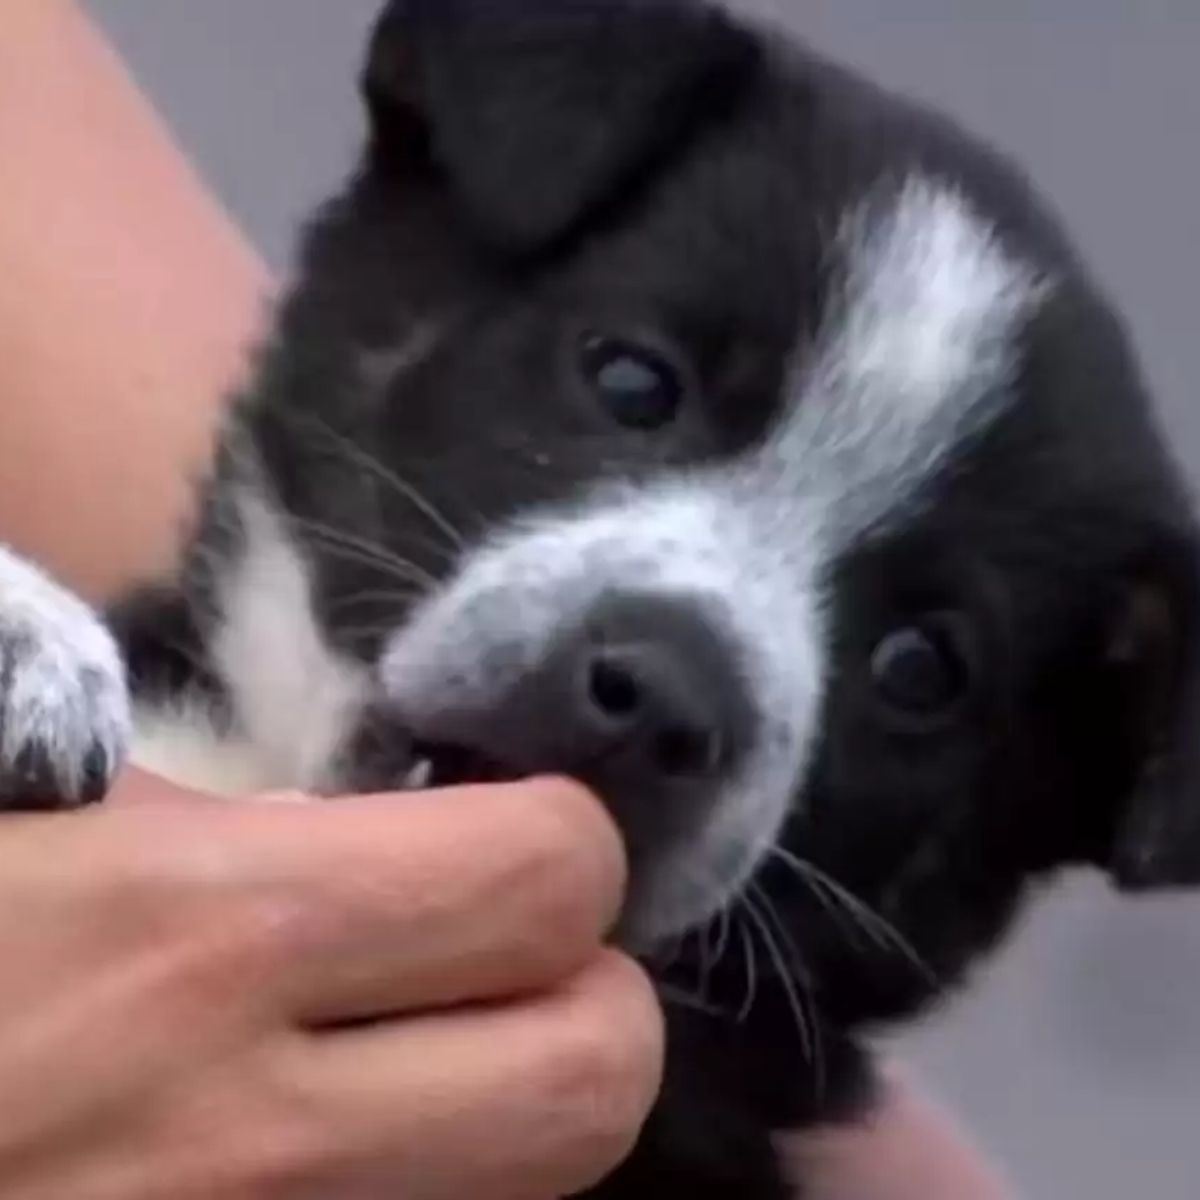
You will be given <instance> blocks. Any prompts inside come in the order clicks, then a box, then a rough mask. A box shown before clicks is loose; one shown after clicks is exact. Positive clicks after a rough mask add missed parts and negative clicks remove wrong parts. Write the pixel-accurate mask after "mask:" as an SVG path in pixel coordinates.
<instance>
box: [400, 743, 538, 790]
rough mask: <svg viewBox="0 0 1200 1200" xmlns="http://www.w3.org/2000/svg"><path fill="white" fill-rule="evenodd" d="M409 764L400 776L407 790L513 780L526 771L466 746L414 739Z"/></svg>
mask: <svg viewBox="0 0 1200 1200" xmlns="http://www.w3.org/2000/svg"><path fill="white" fill-rule="evenodd" d="M412 763H413V765H412V767H411V769H410V770H409V772H408V774H407V775H406V776H405V777H404V783H403V785H404V787H405V788H407V789H408V790H409V791H423V790H424V789H426V788H446V787H462V786H465V785H468V784H482V783H514V782H516V781H517V780H518V779H521V778H523V777H524V776H525V775H526V772H523V771H519V770H517V769H516V768H515V767H513V766H511V765H510V764H507V763H502V762H501V761H500V760H499V759H497V758H493V757H492V756H491V755H488V754H485V753H484V752H483V751H481V750H476V749H473V748H471V747H469V746H461V745H454V744H453V743H449V742H423V741H418V742H416V743H414V744H413V747H412Z"/></svg>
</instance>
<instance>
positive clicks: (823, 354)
mask: <svg viewBox="0 0 1200 1200" xmlns="http://www.w3.org/2000/svg"><path fill="white" fill-rule="evenodd" d="M366 92H367V97H368V101H369V108H370V113H371V121H372V129H371V142H370V148H369V151H368V155H367V158H366V160H365V163H364V166H363V168H362V170H361V172H360V173H359V175H358V176H357V178H356V180H355V181H354V183H353V185H352V187H351V189H350V190H349V192H348V193H347V194H346V195H345V196H344V197H342V198H341V199H339V200H338V201H336V202H335V203H334V204H333V205H332V206H331V207H330V208H329V210H328V211H327V212H326V213H325V214H324V215H323V217H322V218H321V219H320V221H319V222H318V223H317V225H316V227H315V228H314V230H313V232H312V235H311V237H310V239H309V242H308V247H307V258H306V262H305V264H304V272H303V277H302V279H303V282H302V285H301V287H300V289H299V290H298V292H297V294H296V296H295V297H294V298H293V300H292V301H291V302H290V304H289V306H288V308H287V310H286V312H285V317H284V345H285V346H286V347H287V349H288V354H287V355H285V356H283V357H282V358H281V359H280V360H279V362H278V363H277V364H276V366H275V367H274V368H273V371H274V375H272V374H271V373H270V372H269V373H268V386H267V389H266V398H265V401H264V403H263V404H262V405H261V406H260V410H259V411H258V412H257V413H256V414H252V416H251V420H253V421H257V422H258V423H259V429H260V434H261V437H260V441H261V443H262V445H263V447H264V451H263V452H264V455H265V457H266V460H267V462H268V466H271V465H272V463H273V464H274V466H275V472H274V473H275V474H276V476H277V477H278V478H279V479H280V480H281V485H280V486H281V491H282V494H283V495H284V498H285V500H286V501H287V502H288V503H289V504H290V505H291V506H292V507H293V508H295V509H298V510H300V511H301V515H304V516H311V517H313V518H314V519H317V520H320V521H322V522H323V523H324V524H325V525H326V526H329V525H334V526H338V527H340V528H347V529H348V530H349V531H350V532H352V533H354V534H355V535H356V536H357V537H358V538H359V539H360V540H363V539H368V538H369V539H371V540H373V541H378V542H381V543H383V544H385V545H386V546H387V547H388V548H389V550H390V551H391V552H393V553H394V554H396V555H398V556H402V557H403V558H404V559H405V560H406V561H407V562H408V563H409V564H411V565H412V566H413V567H415V568H419V573H420V574H421V575H431V576H433V577H435V582H434V584H433V585H432V586H431V587H429V588H428V589H427V590H426V591H425V593H424V594H423V595H422V596H421V597H420V598H419V599H418V600H416V601H412V602H410V601H409V600H407V599H405V598H403V597H396V596H395V595H394V588H389V587H388V585H387V581H385V580H381V579H372V578H371V577H370V574H371V573H370V570H369V569H368V570H367V571H366V574H359V575H354V574H352V573H350V572H348V571H347V570H346V564H345V562H344V560H343V559H341V558H337V557H335V558H331V559H330V560H329V562H328V564H321V558H320V555H319V554H317V561H318V564H319V566H318V575H319V578H318V584H319V591H320V597H321V602H322V611H323V612H324V614H325V616H326V618H327V620H328V622H329V624H330V626H331V629H332V630H333V632H334V633H335V634H336V635H339V636H342V637H344V638H345V639H346V640H347V643H349V642H351V641H352V640H353V637H352V634H353V630H361V628H362V627H363V626H364V625H367V626H369V627H370V629H371V631H372V637H370V638H369V639H368V640H367V642H366V643H357V644H359V645H360V648H362V649H363V652H364V653H366V654H369V655H370V656H371V657H372V658H374V659H375V660H376V661H377V662H378V665H379V676H380V682H381V689H382V693H383V697H384V701H385V703H386V706H387V709H388V711H389V713H390V714H391V715H392V717H393V719H395V720H396V721H398V722H399V724H400V726H401V727H402V728H403V729H404V730H405V731H406V732H407V733H408V734H409V735H411V737H412V739H413V740H414V742H415V744H416V745H417V747H418V750H417V753H418V756H419V757H421V758H424V759H427V760H428V763H429V766H430V768H431V770H432V772H433V776H434V778H435V779H438V780H442V781H449V780H453V779H469V778H489V777H493V776H503V777H507V776H519V775H524V774H527V773H534V772H565V773H569V774H572V775H575V776H578V777H580V778H581V779H583V780H584V781H586V782H587V783H589V784H591V785H593V786H594V787H595V788H596V789H597V791H598V792H599V793H600V794H601V795H602V796H603V797H604V798H605V799H606V800H607V802H608V803H609V804H610V805H611V806H612V809H613V811H614V813H615V814H616V816H617V818H618V820H619V821H620V823H621V825H622V828H623V830H624V832H625V835H626V837H627V840H628V843H629V848H630V854H631V858H632V861H633V878H634V887H633V895H632V899H631V902H630V908H629V913H628V918H627V928H628V932H629V936H630V937H631V939H633V940H634V941H635V942H636V943H637V944H639V945H640V944H647V943H654V942H657V941H659V940H660V939H663V938H667V937H669V936H671V935H674V934H677V933H679V932H681V931H683V930H685V929H688V928H692V927H695V926H698V925H701V924H703V923H705V922H707V921H709V920H710V919H712V918H713V917H714V915H715V914H718V913H719V912H720V911H721V910H722V909H724V908H725V907H726V906H728V905H730V904H731V903H732V902H734V900H735V898H736V897H738V896H739V895H742V894H745V892H746V889H747V888H748V887H753V888H755V889H758V894H759V895H760V897H761V896H762V895H764V894H765V895H767V896H768V897H769V898H770V899H771V900H772V903H773V904H774V906H775V908H776V909H778V910H779V911H780V912H781V913H782V915H783V916H784V917H785V918H791V917H794V918H795V920H794V921H790V922H789V923H790V924H791V925H792V928H793V931H794V933H795V936H796V938H797V940H798V941H799V942H800V945H801V949H802V951H803V952H804V954H805V956H806V957H807V958H808V960H809V962H810V964H813V965H815V967H816V968H817V970H818V971H819V978H820V981H821V986H822V987H823V988H825V990H826V994H827V996H828V997H830V998H831V999H830V1003H833V1004H836V1005H839V1006H840V1007H841V1008H842V1009H843V1011H844V1012H846V1013H847V1014H848V1015H851V1016H856V1017H870V1016H874V1015H881V1014H882V1013H884V1012H889V1011H893V1010H894V1009H896V1008H897V1007H902V1006H904V1005H906V1004H908V1003H910V1002H911V1001H913V1000H914V999H916V998H917V996H918V994H919V992H920V990H921V986H922V985H920V984H918V983H917V982H916V981H915V980H914V979H912V978H910V977H907V976H905V978H904V979H903V980H901V976H904V975H905V973H904V972H903V971H899V972H898V971H896V970H895V969H894V968H895V964H894V963H892V964H891V969H890V973H886V972H884V973H875V974H871V975H869V977H865V976H864V972H872V971H874V970H875V967H874V966H869V965H864V964H869V963H870V962H871V956H870V955H856V954H854V953H851V952H850V951H849V950H848V949H847V943H848V941H851V940H853V937H854V935H853V933H852V934H851V936H850V937H849V938H848V937H847V935H846V930H845V928H844V927H842V926H841V925H840V924H839V913H840V915H841V916H843V917H845V916H847V915H848V916H849V918H850V920H851V921H853V920H854V918H855V914H856V913H857V916H858V918H859V921H858V924H859V926H860V929H859V932H860V933H861V932H862V931H863V928H862V927H863V922H864V920H865V929H866V932H867V934H868V935H870V933H871V931H872V930H875V932H876V933H878V932H880V931H881V930H883V929H885V928H886V929H887V930H888V931H889V932H888V937H889V938H890V937H892V936H893V933H892V931H893V930H895V931H899V934H900V935H901V936H902V938H903V939H904V940H905V941H906V942H907V943H911V946H906V953H907V952H908V950H909V949H912V950H915V953H916V954H917V955H918V956H919V957H920V958H921V959H922V960H923V961H924V962H925V964H927V965H928V966H930V967H932V969H933V971H934V972H935V973H936V974H938V975H939V976H949V975H952V974H953V973H954V972H955V971H956V970H957V969H958V968H959V967H960V966H961V965H962V964H963V962H964V961H965V960H966V958H967V957H968V956H969V954H970V953H971V952H972V951H973V950H975V949H977V948H979V947H980V946H981V945H983V944H985V943H986V942H988V941H989V940H990V939H991V938H992V937H993V936H994V935H995V934H996V933H997V932H998V931H999V929H1000V927H1001V925H1002V924H1003V921H1004V918H1005V917H1006V916H1007V914H1008V912H1009V911H1010V909H1011V907H1012V904H1013V902H1014V900H1015V899H1016V897H1017V895H1018V893H1019V891H1020V889H1021V885H1022V883H1023V882H1024V881H1025V880H1026V879H1028V878H1029V877H1031V876H1032V875H1034V874H1036V873H1038V872H1041V871H1044V870H1047V869H1049V868H1051V867H1053V866H1056V865H1058V864H1062V863H1069V862H1085V861H1086V862H1092V863H1097V864H1100V865H1101V866H1103V867H1105V868H1106V869H1109V870H1111V871H1112V872H1113V874H1114V875H1115V877H1116V878H1117V879H1118V880H1119V881H1120V882H1121V883H1122V884H1125V885H1128V886H1138V887H1147V886H1159V885H1174V884H1190V883H1194V882H1198V881H1200V800H1197V799H1196V797H1195V795H1194V794H1193V789H1194V788H1196V787H1197V786H1200V771H1198V770H1197V767H1198V765H1200V764H1198V763H1197V756H1198V753H1200V704H1198V703H1197V688H1198V687H1200V640H1198V630H1197V615H1198V613H1200V607H1198V605H1200V573H1198V570H1197V555H1196V549H1195V545H1194V542H1193V531H1192V525H1191V521H1190V518H1189V516H1188V513H1187V505H1186V501H1185V498H1184V497H1183V495H1182V492H1181V489H1180V488H1179V487H1178V486H1177V482H1176V477H1175V473H1174V468H1173V467H1172V465H1171V464H1170V462H1169V461H1168V459H1167V457H1166V455H1165V454H1164V453H1163V451H1162V449H1161V446H1160V443H1159V440H1158V437H1157V435H1156V433H1155V430H1154V427H1153V423H1152V420H1151V417H1150V414H1149V411H1148V405H1147V402H1146V399H1145V397H1144V395H1143V390H1142V384H1141V381H1140V379H1139V375H1138V371H1137V367H1136V364H1135V362H1134V360H1133V358H1132V355H1131V352H1130V350H1129V349H1128V347H1127V344H1126V338H1125V335H1124V332H1123V330H1122V328H1121V327H1120V325H1119V323H1118V321H1117V320H1116V319H1115V318H1114V316H1113V315H1112V313H1111V312H1110V311H1109V309H1108V308H1107V306H1106V305H1105V303H1104V301H1103V300H1102V299H1101V298H1100V297H1099V296H1098V295H1097V294H1096V292H1095V290H1094V289H1093V287H1092V286H1091V283H1090V282H1089V280H1088V278H1087V276H1086V274H1085V273H1084V271H1083V270H1082V268H1081V267H1080V265H1079V263H1078V262H1077V260H1076V259H1075V257H1074V255H1073V253H1072V252H1071V250H1070V248H1069V247H1068V246H1067V244H1066V243H1065V241H1064V239H1063V238H1062V236H1061V234H1060V232H1059V230H1058V227H1057V225H1056V223H1055V222H1054V221H1053V219H1052V218H1050V217H1049V216H1047V215H1046V214H1045V213H1044V212H1043V210H1042V209H1041V207H1040V206H1039V205H1038V203H1037V202H1036V201H1035V200H1034V198H1033V197H1032V196H1031V194H1030V192H1029V190H1028V189H1027V188H1026V187H1025V185H1024V184H1023V182H1022V181H1021V180H1020V179H1019V178H1017V176H1016V175H1015V174H1014V172H1012V171H1011V169H1010V168H1009V167H1007V166H1006V165H1004V164H1003V163H1001V162H1000V161H998V160H997V158H996V157H995V156H993V155H992V154H991V153H990V152H988V151H986V150H985V149H983V148H980V147H979V146H977V145H975V144H974V143H972V142H970V141H969V140H967V139H965V138H963V137H962V136H961V135H960V134H959V133H958V132H957V131H956V130H955V129H954V128H953V127H951V126H949V125H947V124H945V123H944V122H942V121H941V120H939V119H938V118H936V117H934V116H932V115H930V114H928V113H926V112H923V111H919V110H916V109H914V108H913V107H911V106H908V105H906V104H903V103H901V102H899V101H898V100H896V99H895V98H892V97H889V96H886V95H884V94H882V93H880V92H878V91H876V90H874V89H873V88H870V87H868V86H867V85H865V84H863V83H861V82H858V81H856V80H853V79H851V78H849V77H848V76H846V75H845V74H844V73H842V72H840V71H838V70H836V69H834V68H832V67H829V66H827V65H825V64H822V63H820V62H818V61H816V60H814V59H812V58H811V57H809V56H808V55H807V54H805V53H804V52H803V51H800V50H798V49H791V50H780V49H778V48H774V47H772V48H768V42H767V41H766V40H763V39H761V38H760V37H759V36H758V35H756V34H755V33H752V32H748V31H747V30H745V29H743V28H741V27H740V26H738V25H736V24H734V23H732V22H731V21H730V20H729V19H727V18H726V17H725V16H723V15H721V14H720V13H718V12H716V11H714V10H712V9H710V8H707V7H704V6H701V5H696V4H691V3H686V2H685V0H640V2H638V3H634V2H632V0H606V2H605V3H596V2H594V0H593V2H589V3H583V2H581V0H567V2H564V0H556V2H554V3H551V2H550V0H527V2H526V3H523V4H520V5H498V4H490V3H484V2H483V0H406V2H397V3H393V4H391V5H390V6H389V8H388V10H387V12H386V14H385V15H384V17H383V19H382V21H381V23H380V25H379V27H378V30H377V33H376V36H375V40H374V44H373V48H372V52H371V58H370V64H369V67H368V70H367V75H366ZM285 409H286V410H287V411H286V414H284V411H283V410H285ZM281 414H282V416H286V419H282V416H281ZM297 416H299V417H301V418H304V417H312V418H314V419H315V421H317V422H319V423H320V425H321V427H322V428H324V429H329V428H330V427H332V428H333V431H334V433H335V434H336V443H333V442H331V443H330V444H329V445H326V444H324V443H323V442H322V440H321V438H320V437H319V436H315V437H311V438H310V437H309V435H308V434H306V433H305V432H304V430H305V428H306V426H305V424H304V421H303V420H297V419H296V418H297ZM334 445H336V446H340V447H345V446H347V445H349V446H350V447H352V448H353V451H354V452H353V453H352V454H349V455H345V456H342V455H340V454H339V453H337V452H335V451H334V450H333V449H332V448H331V447H333V446H334ZM305 458H307V464H308V467H309V468H310V469H308V470H306V471H297V470H296V464H297V462H298V461H301V460H304V459H305ZM368 459H369V463H368ZM364 464H368V465H364ZM448 526H452V527H453V530H452V531H450V530H448V528H447V527H448ZM451 532H452V533H453V536H452V537H451ZM381 586H383V587H385V588H388V590H390V591H391V592H392V594H391V595H389V596H387V597H385V598H383V599H382V600H380V598H379V592H380V590H381ZM362 606H365V610H364V608H363V607H362ZM351 613H352V614H353V615H351ZM367 613H369V614H370V619H369V620H368V619H367V615H366V614H367ZM352 627H353V628H352ZM826 908H828V909H831V910H832V915H831V914H830V913H829V912H826V911H825V909H826ZM866 914H869V915H866ZM884 922H886V926H885V924H884ZM878 940H879V941H881V942H883V941H886V940H887V938H882V937H881V938H880V939H878ZM898 941H899V939H897V943H898ZM885 957H886V956H885ZM875 966H878V963H876V964H875ZM887 980H891V981H892V982H891V983H888V982H887ZM864 983H866V984H869V985H870V986H864Z"/></svg>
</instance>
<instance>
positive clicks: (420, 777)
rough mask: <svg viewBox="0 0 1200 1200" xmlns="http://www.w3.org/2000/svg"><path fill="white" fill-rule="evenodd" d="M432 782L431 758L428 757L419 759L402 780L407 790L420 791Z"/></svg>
mask: <svg viewBox="0 0 1200 1200" xmlns="http://www.w3.org/2000/svg"><path fill="white" fill-rule="evenodd" d="M432 782H433V760H432V759H428V758H423V759H421V760H420V761H419V762H418V763H417V764H416V765H415V766H414V767H413V769H412V770H411V771H409V773H408V775H407V777H406V778H405V780H404V786H405V787H406V788H408V789H409V791H413V792H420V791H424V790H425V788H427V787H428V786H429V785H430V784H431V783H432Z"/></svg>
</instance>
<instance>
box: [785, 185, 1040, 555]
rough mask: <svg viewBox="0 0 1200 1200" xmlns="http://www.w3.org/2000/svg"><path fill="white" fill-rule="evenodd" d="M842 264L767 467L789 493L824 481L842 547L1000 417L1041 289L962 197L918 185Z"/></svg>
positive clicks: (900, 504) (863, 217)
mask: <svg viewBox="0 0 1200 1200" xmlns="http://www.w3.org/2000/svg"><path fill="white" fill-rule="evenodd" d="M836 254H837V263H836V271H835V274H836V277H837V278H838V280H839V282H838V284H837V285H836V287H835V291H834V294H833V296H832V297H831V298H830V300H829V302H828V303H827V307H826V312H825V316H824V319H823V321H822V323H821V328H820V330H819V332H818V335H817V337H816V339H815V342H814V343H811V344H809V345H807V346H806V347H805V348H804V351H803V353H802V354H801V356H800V361H799V362H798V364H797V368H796V372H795V381H794V383H793V387H794V388H795V392H794V397H793V407H792V409H791V412H790V413H789V415H788V417H787V419H786V420H785V422H784V423H783V425H782V426H781V428H780V429H779V430H778V431H777V434H776V436H775V439H774V441H773V443H772V445H771V446H770V447H769V451H768V455H767V460H768V461H770V460H771V459H774V460H775V466H776V470H777V471H781V472H782V475H783V476H784V478H783V480H781V482H784V483H785V485H786V484H788V483H789V482H790V486H792V487H794V486H795V477H796V476H797V474H798V473H803V474H804V475H805V476H806V477H807V478H808V479H810V480H812V481H813V482H814V483H816V482H818V481H819V486H818V488H817V489H816V490H818V491H819V492H821V493H823V507H824V508H825V509H826V510H827V511H826V515H827V516H828V517H830V518H831V519H832V527H833V530H834V531H836V535H835V536H838V540H839V541H841V540H842V539H844V538H846V537H854V536H856V535H857V534H860V533H862V532H863V531H864V528H865V527H868V526H870V525H872V524H874V523H875V522H878V521H880V520H884V519H886V517H887V516H888V514H889V512H891V511H897V512H898V511H902V510H903V508H904V505H905V502H906V501H907V500H910V499H911V497H912V494H913V492H914V491H915V490H916V489H917V488H919V487H920V485H921V484H922V483H924V482H926V481H927V480H928V479H929V477H930V476H931V475H932V474H933V473H934V472H935V471H936V470H937V468H938V467H940V466H941V465H942V463H943V461H944V460H945V458H946V457H947V455H948V454H950V453H951V452H952V451H953V450H954V449H955V448H956V447H958V446H959V445H960V444H961V443H962V442H963V441H964V439H967V438H969V437H970V436H971V435H972V434H975V433H978V432H979V431H981V430H982V429H983V428H985V427H986V426H987V425H988V424H989V423H990V422H991V421H992V420H993V419H994V418H995V417H996V416H997V415H999V414H1000V412H1002V411H1003V408H1004V406H1005V405H1006V403H1007V402H1008V401H1009V399H1010V394H1011V388H1010V385H1011V382H1012V375H1013V372H1014V370H1015V365H1016V358H1015V355H1016V352H1017V342H1018V339H1019V335H1020V332H1021V327H1022V326H1023V324H1024V323H1025V321H1026V320H1027V319H1028V318H1029V317H1030V315H1031V314H1032V313H1033V311H1034V309H1035V308H1036V306H1037V304H1038V303H1039V302H1040V300H1041V299H1042V297H1043V295H1044V290H1045V289H1044V284H1043V283H1042V282H1041V281H1040V279H1039V277H1038V275H1037V274H1036V272H1035V271H1034V270H1033V269H1032V268H1031V267H1030V266H1028V265H1027V264H1026V263H1024V262H1023V261H1022V260H1021V259H1019V258H1017V257H1016V256H1015V255H1014V254H1013V253H1012V252H1011V251H1010V249H1009V248H1008V247H1007V246H1006V245H1005V244H1004V243H1003V241H1002V239H1001V237H1000V234H999V232H998V231H997V230H996V228H995V227H994V226H993V225H992V224H991V223H990V222H988V221H986V220H984V219H983V218H982V217H981V216H980V215H978V214H977V213H976V212H975V210H974V209H973V207H972V205H971V204H970V202H969V201H968V200H967V198H966V197H965V196H964V195H963V194H962V193H961V192H959V191H957V190H955V189H953V188H951V187H949V186H946V185H941V184H938V183H936V182H934V181H932V180H929V179H926V178H923V177H913V178H910V179H909V180H907V181H906V182H905V184H904V185H903V186H902V187H901V188H900V190H899V192H898V193H897V194H896V196H895V197H894V198H893V199H891V200H890V202H888V203H882V202H878V201H876V202H869V203H867V204H864V205H863V206H862V207H861V208H859V209H858V210H857V211H856V212H854V213H853V214H852V215H851V216H850V217H849V218H848V219H847V220H846V221H845V222H844V224H843V227H842V229H841V231H840V234H839V237H838V241H837V246H836ZM788 477H791V478H790V481H789V478H788Z"/></svg>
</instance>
